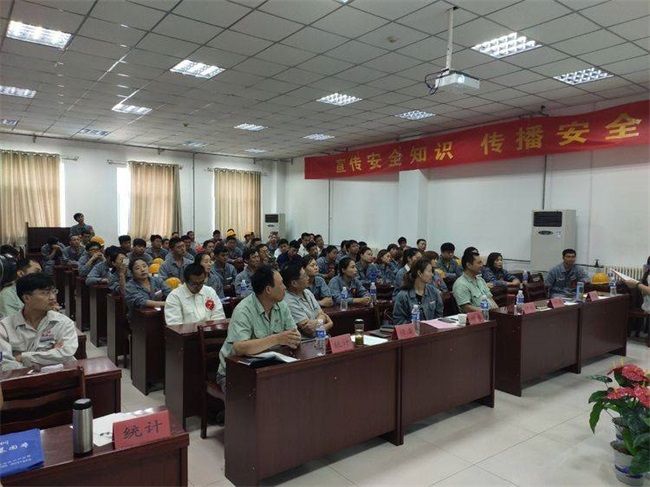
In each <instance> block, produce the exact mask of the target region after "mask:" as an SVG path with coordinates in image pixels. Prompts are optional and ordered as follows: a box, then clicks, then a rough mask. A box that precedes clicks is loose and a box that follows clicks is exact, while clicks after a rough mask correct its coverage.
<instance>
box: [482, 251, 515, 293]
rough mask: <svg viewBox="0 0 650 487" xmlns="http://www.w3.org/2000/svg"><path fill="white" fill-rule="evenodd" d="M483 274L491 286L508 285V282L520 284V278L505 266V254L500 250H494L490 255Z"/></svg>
mask: <svg viewBox="0 0 650 487" xmlns="http://www.w3.org/2000/svg"><path fill="white" fill-rule="evenodd" d="M482 274H483V280H484V281H485V282H486V283H487V285H488V287H489V288H491V287H493V286H507V285H508V283H510V284H519V279H517V278H516V277H515V276H513V275H512V274H510V273H509V272H508V271H507V270H505V269H504V268H503V256H502V255H501V254H500V253H499V252H492V253H491V254H490V255H488V258H487V262H486V263H485V267H483V271H482Z"/></svg>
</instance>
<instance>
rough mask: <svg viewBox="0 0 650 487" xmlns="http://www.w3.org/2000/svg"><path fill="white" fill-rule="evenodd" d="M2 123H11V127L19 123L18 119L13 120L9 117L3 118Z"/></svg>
mask: <svg viewBox="0 0 650 487" xmlns="http://www.w3.org/2000/svg"><path fill="white" fill-rule="evenodd" d="M2 125H9V126H10V127H15V126H16V125H18V120H11V119H9V118H3V119H2Z"/></svg>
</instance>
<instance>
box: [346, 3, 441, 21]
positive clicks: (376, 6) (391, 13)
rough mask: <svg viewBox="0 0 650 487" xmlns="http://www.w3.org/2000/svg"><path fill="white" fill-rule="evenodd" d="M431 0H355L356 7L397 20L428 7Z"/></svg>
mask: <svg viewBox="0 0 650 487" xmlns="http://www.w3.org/2000/svg"><path fill="white" fill-rule="evenodd" d="M429 3H431V0H401V1H398V2H396V1H394V0H355V2H354V5H353V6H354V8H358V9H359V10H363V11H365V12H368V13H370V14H373V15H377V16H379V17H383V18H385V19H390V20H395V19H399V18H400V17H404V16H405V15H408V14H409V13H411V12H413V11H414V10H419V9H421V8H422V7H426V6H427V5H428V4H429Z"/></svg>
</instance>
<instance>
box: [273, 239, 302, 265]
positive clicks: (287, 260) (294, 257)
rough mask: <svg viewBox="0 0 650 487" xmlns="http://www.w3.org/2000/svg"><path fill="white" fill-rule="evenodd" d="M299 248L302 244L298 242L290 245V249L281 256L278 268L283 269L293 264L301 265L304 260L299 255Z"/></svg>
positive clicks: (295, 241)
mask: <svg viewBox="0 0 650 487" xmlns="http://www.w3.org/2000/svg"><path fill="white" fill-rule="evenodd" d="M299 248H300V242H299V241H298V240H292V241H291V242H290V243H289V249H288V250H287V251H286V252H285V253H284V254H280V257H278V267H280V269H282V268H283V267H284V266H285V265H288V264H291V263H294V264H296V263H297V264H299V263H300V262H302V258H301V257H300V255H298V249H299Z"/></svg>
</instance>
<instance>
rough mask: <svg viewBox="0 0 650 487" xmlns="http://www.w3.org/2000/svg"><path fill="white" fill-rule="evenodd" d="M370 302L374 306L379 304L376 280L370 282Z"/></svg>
mask: <svg viewBox="0 0 650 487" xmlns="http://www.w3.org/2000/svg"><path fill="white" fill-rule="evenodd" d="M370 302H371V303H372V305H373V306H374V305H375V304H377V285H376V284H375V282H374V281H373V282H371V283H370Z"/></svg>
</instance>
